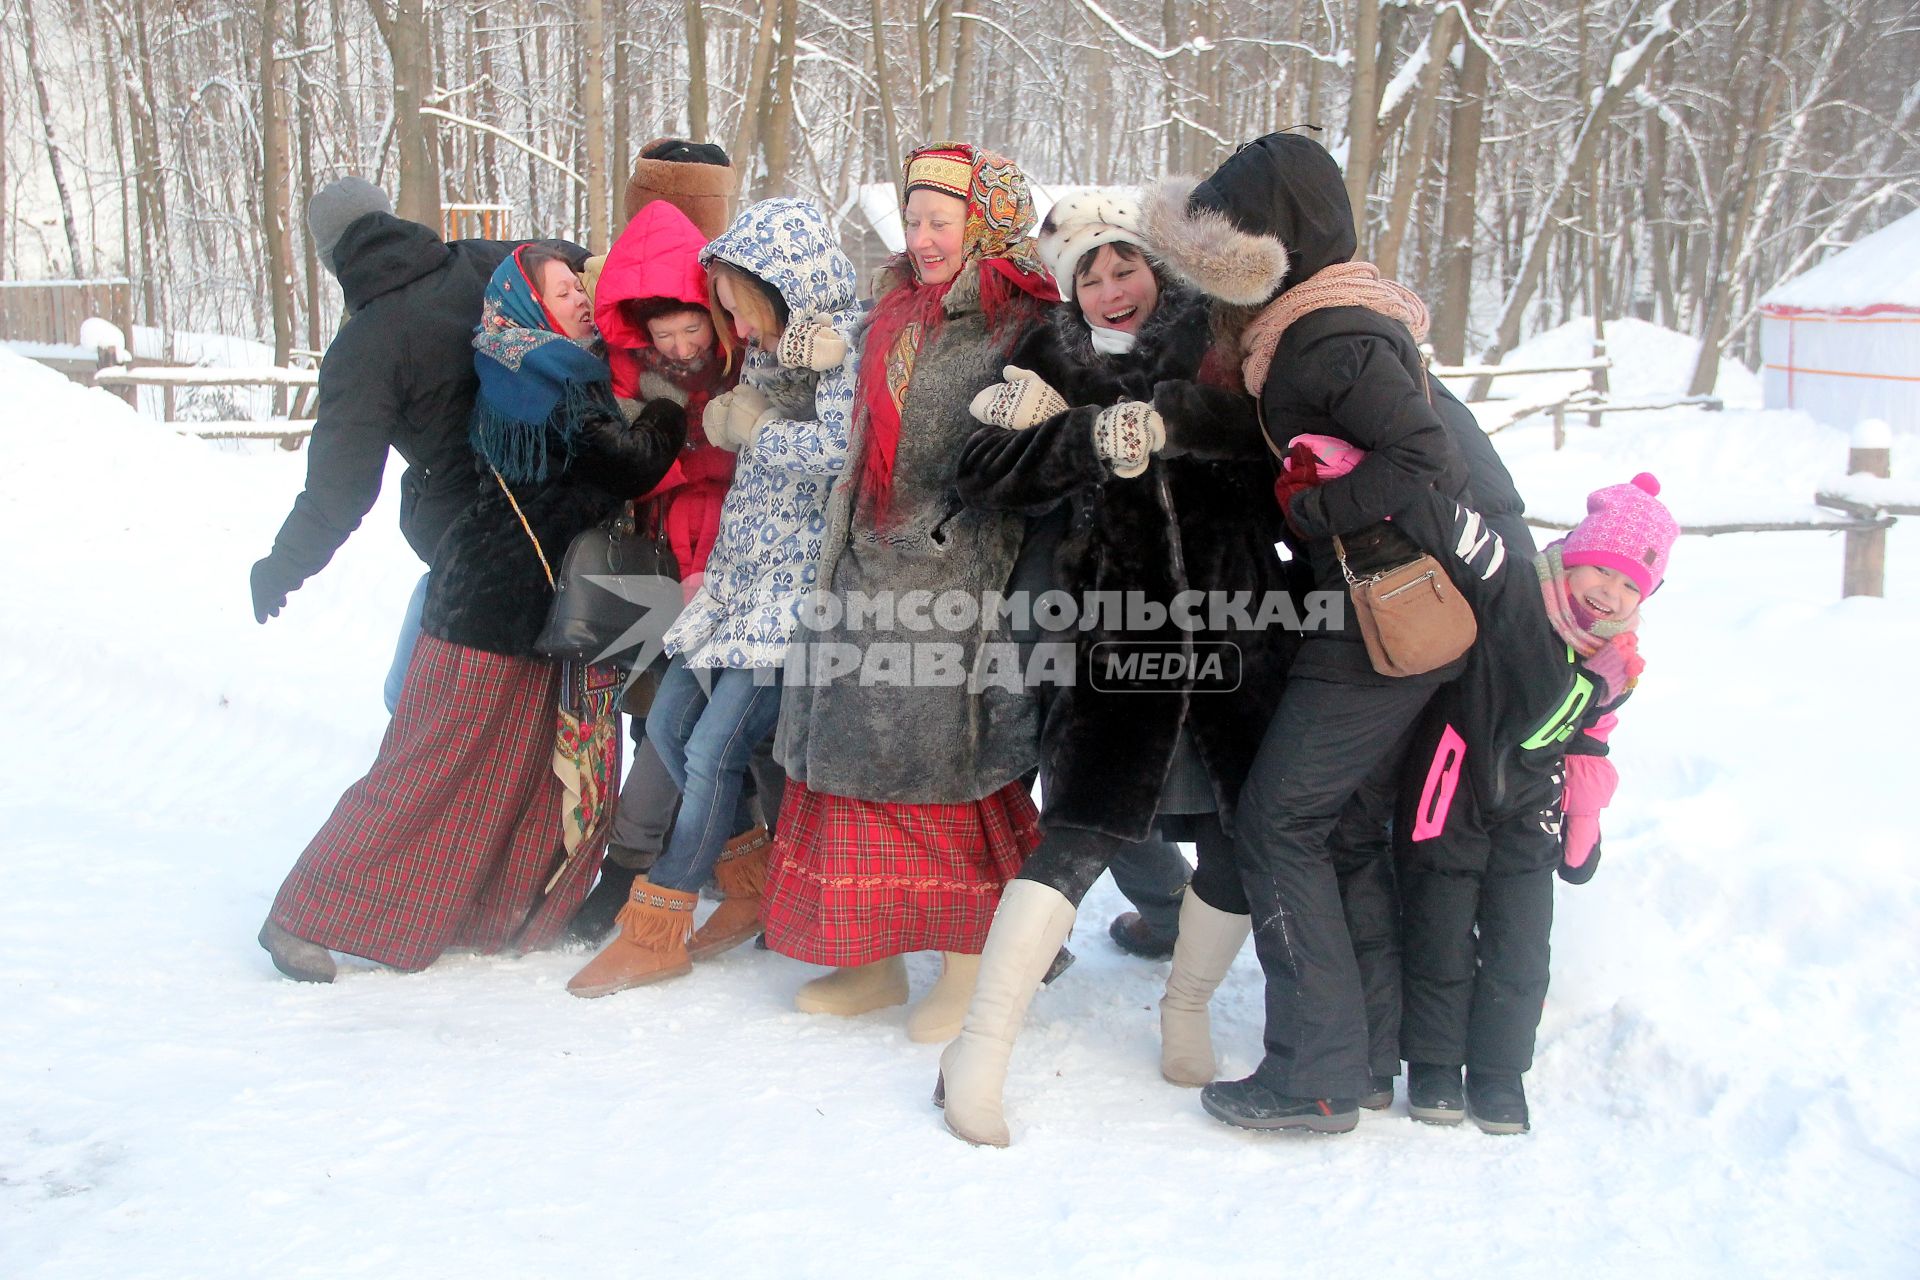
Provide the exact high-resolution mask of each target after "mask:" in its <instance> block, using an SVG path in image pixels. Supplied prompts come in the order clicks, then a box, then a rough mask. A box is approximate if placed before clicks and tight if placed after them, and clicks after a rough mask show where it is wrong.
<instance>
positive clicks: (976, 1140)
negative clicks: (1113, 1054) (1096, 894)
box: [935, 880, 1074, 1147]
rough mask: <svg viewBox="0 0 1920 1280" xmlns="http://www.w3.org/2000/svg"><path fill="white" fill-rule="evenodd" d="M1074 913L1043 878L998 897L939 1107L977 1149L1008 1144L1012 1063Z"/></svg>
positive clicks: (943, 1069) (947, 1059) (943, 1075)
mask: <svg viewBox="0 0 1920 1280" xmlns="http://www.w3.org/2000/svg"><path fill="white" fill-rule="evenodd" d="M1073 915H1074V910H1073V904H1072V903H1071V902H1069V901H1067V898H1066V895H1065V894H1063V893H1061V892H1060V891H1059V890H1058V889H1055V888H1052V887H1051V886H1049V885H1044V884H1041V883H1040V882H1039V881H1037V880H1014V881H1012V882H1011V883H1009V884H1008V885H1007V888H1006V891H1005V892H1004V893H1002V894H1001V895H1000V908H999V910H997V911H995V912H994V914H993V927H992V928H991V929H989V930H987V945H986V949H985V950H984V951H983V952H982V953H981V956H980V975H979V978H978V980H977V981H976V982H975V983H974V988H973V1003H972V1004H970V1005H969V1006H968V1007H967V1016H966V1021H965V1024H964V1025H963V1026H962V1027H961V1030H960V1034H959V1036H958V1037H957V1038H956V1039H955V1040H954V1042H953V1043H952V1044H950V1045H948V1046H947V1049H946V1052H945V1053H942V1054H941V1055H940V1088H939V1089H938V1090H936V1093H935V1101H940V1100H941V1096H942V1094H944V1098H945V1101H944V1105H945V1107H946V1109H947V1128H948V1129H950V1130H951V1131H952V1132H953V1134H954V1135H955V1136H956V1137H959V1138H964V1139H965V1140H966V1141H968V1142H971V1143H973V1144H974V1145H975V1146H987V1147H1004V1146H1006V1145H1007V1142H1008V1140H1009V1135H1008V1133H1007V1120H1006V1116H1005V1114H1004V1113H1003V1112H1002V1109H1001V1103H1000V1093H1001V1090H1002V1089H1003V1088H1004V1087H1005V1085H1006V1082H1007V1060H1008V1059H1009V1058H1011V1057H1012V1056H1013V1041H1014V1037H1015V1036H1017V1035H1019V1034H1020V1024H1021V1023H1022V1022H1024V1021H1025V1020H1026V1017H1027V1006H1028V1005H1029V1004H1031V1003H1032V1002H1033V993H1034V992H1036V991H1038V990H1039V989H1040V979H1041V978H1043V977H1045V976H1046V972H1047V966H1048V965H1050V964H1052V963H1053V957H1054V955H1055V954H1056V953H1057V952H1058V951H1059V950H1060V944H1061V943H1063V942H1065V941H1066V940H1067V934H1068V932H1069V931H1070V930H1072V928H1073Z"/></svg>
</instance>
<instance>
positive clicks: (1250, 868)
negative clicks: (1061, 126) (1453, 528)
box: [1147, 134, 1468, 1132]
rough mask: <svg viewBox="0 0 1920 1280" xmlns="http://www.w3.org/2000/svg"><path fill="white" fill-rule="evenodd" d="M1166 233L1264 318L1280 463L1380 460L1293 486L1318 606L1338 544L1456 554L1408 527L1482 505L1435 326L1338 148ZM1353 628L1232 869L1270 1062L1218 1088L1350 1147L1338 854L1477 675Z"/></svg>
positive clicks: (1285, 717) (1351, 1055)
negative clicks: (1353, 816)
mask: <svg viewBox="0 0 1920 1280" xmlns="http://www.w3.org/2000/svg"><path fill="white" fill-rule="evenodd" d="M1147 231H1148V236H1149V238H1150V239H1151V240H1152V242H1153V243H1154V244H1155V246H1156V247H1157V248H1158V250H1159V251H1160V252H1161V254H1162V255H1163V256H1164V258H1165V259H1166V261H1167V262H1168V264H1169V266H1170V267H1171V268H1172V269H1173V270H1174V271H1175V272H1176V273H1177V274H1180V275H1182V276H1183V277H1185V278H1186V279H1188V280H1189V281H1191V282H1192V283H1194V284H1195V285H1196V286H1198V287H1200V288H1202V289H1204V290H1205V291H1206V292H1208V293H1210V294H1212V295H1214V296H1215V297H1217V298H1221V299H1223V300H1225V301H1228V302H1231V303H1235V304H1239V305H1240V306H1243V307H1246V308H1249V309H1257V314H1254V315H1253V316H1252V318H1251V320H1250V322H1249V323H1248V324H1247V325H1246V326H1245V327H1244V329H1243V330H1242V332H1241V334H1240V339H1239V341H1240V351H1241V354H1242V356H1243V357H1245V362H1244V364H1243V367H1242V368H1243V373H1244V374H1245V376H1246V382H1247V387H1248V390H1249V391H1251V392H1253V393H1254V395H1255V397H1256V398H1257V400H1258V402H1259V405H1260V413H1261V424H1262V426H1263V428H1264V430H1265V432H1266V435H1267V439H1268V441H1269V443H1270V445H1271V446H1272V447H1273V449H1274V451H1275V452H1276V453H1286V452H1288V450H1289V445H1290V442H1291V441H1292V440H1293V438H1294V437H1295V436H1298V435H1320V436H1331V437H1334V438H1337V439H1339V440H1343V441H1346V442H1347V443H1349V444H1352V445H1354V446H1357V447H1358V448H1360V449H1363V450H1365V451H1366V457H1365V459H1364V460H1363V461H1361V462H1360V463H1359V464H1358V465H1357V466H1355V467H1354V468H1353V469H1352V470H1351V471H1350V472H1348V473H1346V474H1344V475H1341V476H1339V477H1338V478H1335V479H1331V480H1327V481H1326V482H1325V483H1320V484H1314V483H1312V480H1313V472H1312V468H1311V466H1310V465H1301V466H1297V467H1296V468H1295V469H1294V471H1293V473H1292V475H1293V477H1294V480H1293V481H1289V480H1288V479H1283V480H1282V482H1281V485H1280V486H1277V491H1276V496H1278V497H1279V498H1280V500H1281V503H1282V510H1283V511H1284V512H1285V515H1286V518H1287V522H1288V524H1289V525H1290V526H1291V528H1292V530H1293V533H1294V534H1295V536H1296V538H1297V540H1298V542H1299V543H1300V544H1302V545H1303V546H1304V548H1305V550H1306V553H1307V558H1308V563H1309V565H1310V567H1311V570H1312V574H1313V578H1314V586H1315V587H1316V588H1318V589H1321V590H1329V591H1338V592H1341V593H1343V594H1344V591H1345V579H1344V575H1343V572H1342V569H1341V566H1340V564H1339V563H1338V562H1337V559H1336V556H1335V553H1334V545H1333V540H1334V538H1335V537H1336V536H1338V537H1340V538H1341V540H1342V542H1343V543H1344V544H1345V547H1346V553H1347V556H1348V559H1349V561H1350V564H1351V568H1352V569H1353V571H1354V572H1355V573H1356V574H1359V575H1365V574H1367V573H1369V572H1373V571H1376V570H1378V569H1382V568H1386V567H1389V566H1392V565H1396V564H1400V563H1403V562H1405V561H1406V560H1408V559H1411V558H1412V557H1413V556H1414V555H1415V554H1417V553H1418V552H1420V551H1422V550H1425V551H1433V552H1442V553H1444V552H1445V551H1446V550H1447V548H1444V547H1440V546H1422V545H1418V544H1416V543H1414V542H1413V541H1412V540H1410V539H1409V538H1408V537H1407V535H1406V533H1405V532H1403V531H1402V530H1401V529H1400V528H1399V527H1398V526H1396V525H1394V524H1393V523H1391V522H1390V521H1388V517H1390V516H1392V515H1394V513H1395V512H1396V511H1399V510H1401V509H1403V508H1406V507H1408V506H1409V505H1410V504H1414V503H1416V501H1419V500H1423V499H1427V498H1428V497H1430V495H1431V494H1432V493H1433V492H1438V493H1440V494H1441V495H1443V496H1445V497H1449V498H1455V499H1459V498H1463V497H1465V496H1466V494H1467V480H1468V468H1467V465H1466V463H1465V462H1464V461H1463V459H1462V454H1461V451H1460V449H1459V447H1458V445H1457V443H1456V440H1455V438H1454V434H1453V432H1452V431H1451V430H1450V429H1449V426H1448V423H1447V421H1446V419H1445V417H1443V414H1442V410H1443V409H1445V408H1447V407H1448V406H1447V405H1446V402H1445V400H1444V399H1442V397H1443V396H1444V393H1443V392H1441V393H1436V391H1435V389H1434V388H1433V386H1432V384H1431V382H1430V380H1429V379H1428V378H1427V376H1426V373H1425V370H1424V367H1423V362H1422V360H1421V356H1420V353H1419V349H1418V347H1417V346H1416V345H1415V342H1416V338H1415V333H1414V332H1413V330H1414V329H1421V330H1424V327H1425V313H1424V308H1422V307H1420V304H1419V302H1418V300H1417V299H1415V298H1413V296H1412V295H1411V294H1410V293H1409V292H1407V291H1406V290H1404V289H1402V288H1401V287H1400V286H1398V285H1394V284H1392V283H1391V282H1389V281H1383V280H1380V279H1379V275H1378V272H1377V271H1375V270H1374V269H1373V268H1372V267H1371V266H1369V265H1368V264H1365V263H1353V262H1350V259H1351V258H1352V256H1353V253H1354V251H1355V247H1356V241H1355V237H1354V229H1353V213H1352V209H1351V207H1350V206H1349V204H1348V201H1347V195H1346V188H1345V185H1344V182H1343V179H1342V176H1341V173H1340V168H1339V166H1338V164H1336V163H1335V161H1334V159H1333V157H1332V156H1331V155H1329V154H1328V153H1327V151H1326V149H1325V148H1323V147H1321V146H1320V145H1319V144H1318V143H1316V142H1313V141H1312V140H1310V139H1308V138H1305V137H1301V136H1299V135H1294V134H1270V135H1268V136H1267V137H1264V138H1261V139H1258V140H1257V141H1255V142H1251V143H1248V144H1247V145H1246V146H1243V147H1242V148H1240V150H1239V151H1238V152H1236V153H1235V154H1234V155H1233V156H1232V157H1231V158H1229V159H1228V160H1227V162H1226V163H1225V164H1224V165H1222V166H1221V167H1220V169H1219V170H1218V171H1217V172H1215V173H1214V174H1213V176H1212V177H1210V178H1208V179H1207V180H1206V181H1204V182H1201V183H1199V184H1197V185H1195V184H1192V183H1191V182H1190V181H1189V182H1182V181H1175V180H1170V181H1168V182H1165V183H1162V184H1161V185H1160V186H1159V187H1158V188H1157V189H1156V190H1155V193H1154V195H1153V197H1152V198H1151V199H1150V201H1149V205H1148V210H1147ZM1289 295H1292V296H1289ZM1295 456H1296V457H1298V456H1299V455H1298V454H1295ZM1302 481H1304V482H1302ZM1350 612H1351V611H1343V616H1342V625H1341V626H1340V627H1338V628H1334V629H1330V630H1328V631H1325V632H1317V633H1311V634H1309V635H1307V636H1306V638H1305V640H1304V642H1303V643H1302V644H1301V646H1300V652H1299V655H1298V657H1297V658H1296V659H1295V662H1294V665H1293V669H1292V672H1291V674H1290V677H1289V680H1288V683H1287V687H1286V690H1285V692H1284V693H1283V695H1282V697H1281V701H1280V706H1279V709H1278V711H1277V712H1276V713H1275V715H1274V717H1273V721H1272V723H1271V725H1270V726H1269V727H1268V729H1267V733H1266V737H1265V740H1264V741H1263V743H1262V745H1261V748H1260V752H1259V754H1258V756H1257V758H1256V759H1255V761H1254V764H1253V767H1252V770H1251V772H1250V774H1249V775H1248V778H1247V781H1246V784H1245V786H1244V787H1243V789H1242V792H1241V797H1240V804H1239V807H1238V810H1237V814H1236V816H1237V825H1236V830H1235V834H1234V850H1235V854H1236V856H1237V858H1238V860H1239V862H1240V870H1241V875H1242V880H1243V883H1244V884H1245V886H1246V890H1247V896H1248V898H1249V900H1250V902H1251V904H1252V907H1253V918H1254V920H1255V921H1257V922H1259V923H1258V925H1257V927H1256V928H1255V931H1254V938H1255V948H1256V950H1257V952H1258V954H1259V957H1260V963H1261V967H1262V969H1264V970H1265V972H1266V975H1267V984H1266V987H1267V1018H1266V1036H1265V1039H1266V1050H1267V1052H1266V1056H1265V1058H1264V1060H1263V1061H1262V1062H1261V1063H1260V1066H1259V1067H1258V1069H1257V1070H1256V1071H1255V1072H1254V1074H1253V1075H1252V1076H1250V1077H1248V1078H1247V1079H1245V1080H1239V1081H1231V1082H1228V1081H1222V1082H1218V1083H1215V1084H1212V1085H1209V1086H1207V1088H1206V1090H1205V1091H1204V1092H1203V1094H1202V1101H1203V1103H1204V1105H1205V1106H1206V1108H1207V1110H1208V1111H1209V1112H1210V1113H1211V1114H1212V1115H1214V1116H1215V1117H1217V1118H1219V1119H1221V1120H1224V1121H1226V1122H1227V1123H1230V1124H1236V1125H1241V1126H1244V1127H1248V1128H1258V1129H1274V1128H1307V1129H1313V1130H1318V1131H1323V1132H1344V1131H1346V1130H1348V1129H1351V1128H1352V1127H1353V1126H1354V1125H1355V1124H1356V1123H1357V1121H1358V1110H1357V1107H1358V1100H1359V1099H1360V1098H1361V1097H1362V1096H1364V1095H1366V1094H1368V1093H1371V1092H1374V1091H1376V1089H1377V1085H1376V1083H1375V1082H1374V1081H1373V1079H1372V1076H1373V1074H1374V1073H1372V1072H1370V1070H1369V1056H1370V1055H1369V1049H1370V1045H1369V1031H1368V1022H1367V1015H1366V1002H1365V998H1364V994H1363V989H1362V982H1361V973H1360V968H1359V965H1358V963H1357V962H1356V959H1355V955H1354V942H1353V938H1352V936H1351V934H1350V933H1349V929H1348V923H1347V919H1346V917H1345V913H1344V912H1343V909H1342V902H1341V892H1340V889H1341V885H1340V879H1341V877H1340V874H1339V873H1338V872H1337V871H1336V866H1335V853H1334V850H1333V849H1332V848H1331V844H1330V842H1331V839H1332V837H1333V835H1334V828H1335V824H1336V821H1337V820H1338V819H1339V818H1340V816H1341V813H1342V810H1343V809H1344V808H1345V807H1346V806H1347V805H1348V804H1349V803H1350V802H1352V801H1353V800H1354V798H1355V797H1356V796H1358V795H1363V794H1364V793H1366V792H1368V791H1369V789H1371V790H1372V791H1373V792H1374V793H1375V794H1381V793H1383V792H1384V791H1385V790H1386V789H1387V788H1389V787H1390V786H1391V783H1392V780H1393V775H1394V771H1395V770H1396V768H1397V767H1398V764H1399V760H1400V757H1401V755H1402V754H1403V751H1404V747H1405V743H1406V737H1407V734H1408V732H1409V730H1410V728H1411V727H1412V725H1413V724H1414V722H1415V720H1416V718H1417V717H1418V716H1419V714H1420V711H1421V709H1422V707H1424V706H1425V705H1426V703H1427V701H1428V699H1429V698H1430V697H1431V696H1432V694H1433V691H1434V690H1435V689H1436V688H1437V687H1439V686H1440V685H1441V684H1442V683H1444V682H1445V681H1447V680H1449V679H1451V678H1453V677H1454V676H1455V675H1457V674H1458V670H1459V666H1460V664H1459V663H1458V662H1456V663H1453V664H1449V665H1448V666H1446V667H1442V668H1440V669H1438V670H1436V671H1433V672H1430V673H1428V674H1426V675H1422V676H1413V677H1398V678H1393V677H1386V676H1382V675H1379V674H1376V673H1375V672H1374V670H1373V668H1372V666H1371V664H1370V663H1369V661H1368V658H1367V654H1366V650H1365V647H1364V645H1363V643H1362V641H1361V638H1360V635H1359V633H1358V630H1357V627H1356V626H1355V624H1354V621H1353V619H1352V617H1351V616H1349V615H1350ZM1372 845H1373V848H1372V856H1373V857H1374V858H1376V859H1381V860H1383V859H1385V858H1386V857H1387V856H1388V852H1387V850H1386V848H1385V846H1384V841H1375V842H1372Z"/></svg>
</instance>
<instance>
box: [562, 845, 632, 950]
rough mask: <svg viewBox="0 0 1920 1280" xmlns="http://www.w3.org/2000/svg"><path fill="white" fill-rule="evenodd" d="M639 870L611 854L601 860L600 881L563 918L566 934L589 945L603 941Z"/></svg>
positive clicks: (628, 894)
mask: <svg viewBox="0 0 1920 1280" xmlns="http://www.w3.org/2000/svg"><path fill="white" fill-rule="evenodd" d="M639 874H640V872H639V871H638V870H636V869H635V868H633V867H623V866H621V865H620V864H619V863H617V862H615V861H613V859H611V858H608V859H607V860H606V861H605V862H602V863H601V864H600V883H599V884H596V885H595V886H593V892H592V893H589V894H588V895H587V900H586V901H585V902H582V903H581V904H580V909H579V910H578V911H575V912H574V913H573V919H571V920H569V921H568V922H567V937H568V938H569V939H571V940H572V941H574V942H584V943H586V944H587V945H588V946H592V947H597V946H599V945H600V944H601V943H603V942H605V941H606V940H607V935H608V934H610V933H612V932H613V921H614V917H615V916H618V915H619V914H620V908H622V907H624V906H626V905H627V899H628V898H629V897H630V896H632V894H633V881H634V877H636V876H638V875H639Z"/></svg>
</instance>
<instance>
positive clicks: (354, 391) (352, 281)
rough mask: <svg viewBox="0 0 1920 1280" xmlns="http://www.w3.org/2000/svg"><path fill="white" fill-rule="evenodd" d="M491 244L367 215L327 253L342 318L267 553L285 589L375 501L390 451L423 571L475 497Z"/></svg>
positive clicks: (405, 522)
mask: <svg viewBox="0 0 1920 1280" xmlns="http://www.w3.org/2000/svg"><path fill="white" fill-rule="evenodd" d="M514 247H515V246H514V245H513V244H509V243H507V242H504V241H499V240H456V241H454V242H453V243H452V244H446V243H443V242H442V241H441V239H440V237H439V236H437V235H435V234H434V233H433V232H432V231H430V230H428V229H427V228H426V227H423V226H421V225H420V224H419V223H417V222H408V221H407V220H405V219H404V218H397V217H394V216H393V215H391V214H385V213H370V214H367V215H366V216H365V217H362V218H359V219H357V220H355V221H354V222H353V224H352V225H350V226H349V227H348V228H347V229H346V232H345V234H343V235H342V236H341V237H340V242H339V245H338V246H337V247H336V248H335V250H334V261H335V262H336V263H337V264H338V268H339V269H338V272H337V274H338V275H339V278H340V286H341V288H342V290H343V291H344V292H345V294H346V302H347V312H348V316H347V319H346V321H345V323H343V324H342V325H341V327H340V331H339V333H337V334H336V335H335V336H334V339H333V343H332V345H331V346H329V347H328V348H327V354H326V358H325V359H324V360H322V361H321V364H320V402H319V415H318V418H317V420H316V421H315V423H314V427H313V439H312V442H311V444H310V445H309V452H308V454H307V484H306V488H305V489H304V490H303V491H302V492H301V494H300V496H299V497H298V498H296V499H294V503H293V511H292V512H291V513H290V514H289V515H288V516H287V519H286V522H285V523H284V524H282V525H281V526H280V532H279V533H278V534H277V535H276V536H275V537H274V540H273V555H272V557H271V558H272V559H273V560H275V561H277V562H279V567H280V569H281V571H282V575H283V580H284V581H285V583H286V585H287V589H288V590H292V589H293V588H295V587H297V586H299V585H300V583H301V582H304V581H305V580H306V579H307V578H309V577H311V576H312V575H314V574H316V573H318V572H319V571H320V570H321V569H322V568H324V567H325V566H326V564H327V562H328V561H329V560H331V559H332V558H333V554H334V552H336V551H338V550H339V549H340V544H341V543H343V542H345V541H346V540H347V537H348V535H349V534H351V533H352V532H353V531H354V530H355V529H357V528H359V527H360V521H361V520H362V519H363V518H364V517H365V516H366V514H367V512H368V511H369V510H371V509H372V507H373V503H374V499H375V498H377V497H378V496H379V494H380V481H381V476H382V473H383V472H384V471H385V469H386V464H387V450H388V449H389V448H392V449H397V450H398V451H399V453H400V456H401V457H402V458H404V459H406V462H407V471H406V474H405V475H404V476H402V477H401V482H400V483H401V485H402V490H401V496H400V530H401V532H402V533H404V534H405V535H406V538H407V542H408V543H409V544H410V545H411V546H412V547H413V550H414V553H415V554H416V555H418V556H419V557H420V558H421V559H422V560H423V561H426V562H428V563H432V560H433V551H434V547H435V546H436V545H437V544H438V543H439V541H440V536H441V535H442V534H443V533H445V532H446V530H447V526H448V525H450V524H452V523H453V520H454V517H456V516H458V515H459V514H460V512H461V510H462V509H463V508H464V507H465V506H466V505H467V503H468V502H470V501H471V500H472V498H473V453H472V450H471V449H470V448H469V447H468V445H467V419H468V417H469V416H470V415H471V413H472V411H473V396H474V389H475V387H476V385H477V384H476V382H475V379H474V373H473V349H472V346H471V345H470V344H471V341H472V338H473V330H474V326H475V325H477V324H478V323H479V322H480V300H481V296H482V295H483V294H484V293H485V292H486V287H487V280H488V278H489V277H490V276H491V275H492V274H493V270H494V268H495V267H497V266H499V265H500V260H501V259H502V258H504V257H506V256H507V255H508V254H509V253H511V252H512V251H513V249H514Z"/></svg>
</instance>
